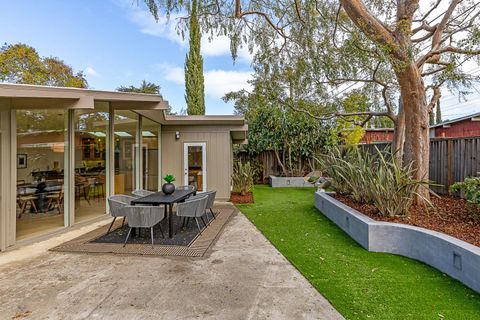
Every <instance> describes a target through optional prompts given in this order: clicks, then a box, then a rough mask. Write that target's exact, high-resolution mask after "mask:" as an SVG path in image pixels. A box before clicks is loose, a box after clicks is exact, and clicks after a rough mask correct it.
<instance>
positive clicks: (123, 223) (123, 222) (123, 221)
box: [122, 217, 126, 228]
mask: <svg viewBox="0 0 480 320" xmlns="http://www.w3.org/2000/svg"><path fill="white" fill-rule="evenodd" d="M125 218H126V217H123V220H122V228H123V226H124V225H125Z"/></svg>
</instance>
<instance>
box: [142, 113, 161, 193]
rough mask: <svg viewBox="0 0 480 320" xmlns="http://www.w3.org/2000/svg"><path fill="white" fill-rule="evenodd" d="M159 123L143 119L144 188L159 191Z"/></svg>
mask: <svg viewBox="0 0 480 320" xmlns="http://www.w3.org/2000/svg"><path fill="white" fill-rule="evenodd" d="M159 126H160V125H159V124H158V123H156V122H154V121H152V120H150V119H148V118H143V119H142V140H143V141H142V152H143V166H142V168H143V188H144V189H147V190H151V191H158V178H159V177H158V175H159V170H158V169H159V158H158V131H159Z"/></svg>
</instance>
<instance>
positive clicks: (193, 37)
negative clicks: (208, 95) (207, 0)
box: [185, 0, 205, 115]
mask: <svg viewBox="0 0 480 320" xmlns="http://www.w3.org/2000/svg"><path fill="white" fill-rule="evenodd" d="M200 40H201V34H200V25H199V24H198V17H197V1H196V0H193V1H192V7H191V13H190V51H189V53H188V54H187V57H186V58H185V101H186V103H187V113H188V114H189V115H202V114H205V93H204V79H203V58H202V55H201V54H200Z"/></svg>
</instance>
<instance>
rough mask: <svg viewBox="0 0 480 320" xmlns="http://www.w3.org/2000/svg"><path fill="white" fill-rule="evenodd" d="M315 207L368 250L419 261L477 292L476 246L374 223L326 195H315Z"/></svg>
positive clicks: (479, 259)
mask: <svg viewBox="0 0 480 320" xmlns="http://www.w3.org/2000/svg"><path fill="white" fill-rule="evenodd" d="M315 207H316V208H317V209H318V210H320V212H322V214H324V215H325V216H326V217H327V218H329V219H330V220H332V221H333V222H334V223H335V224H336V225H337V226H339V227H340V228H341V229H342V230H343V231H345V232H346V233H347V234H348V235H349V236H350V237H352V238H353V239H354V240H355V241H357V242H358V243H359V244H360V245H361V246H362V247H364V248H365V249H367V250H368V251H373V252H387V253H393V254H398V255H401V256H405V257H408V258H412V259H415V260H419V261H422V262H424V263H426V264H428V265H430V266H432V267H434V268H436V269H438V270H440V271H441V272H444V273H446V274H448V275H449V276H451V277H452V278H454V279H457V280H459V281H460V282H462V283H463V284H465V285H466V286H468V287H470V288H472V289H473V290H475V291H477V292H480V248H479V247H477V246H474V245H472V244H470V243H467V242H465V241H462V240H459V239H457V238H454V237H451V236H449V235H446V234H444V233H441V232H436V231H432V230H427V229H424V228H419V227H414V226H410V225H405V224H399V223H390V222H381V221H375V220H373V219H371V218H369V217H367V216H365V215H364V214H362V213H360V212H358V211H357V210H355V209H352V208H350V207H349V206H346V205H345V204H343V203H342V202H340V201H338V200H336V199H334V198H333V197H331V196H330V195H329V193H326V192H321V191H317V192H316V194H315Z"/></svg>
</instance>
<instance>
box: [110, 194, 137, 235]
mask: <svg viewBox="0 0 480 320" xmlns="http://www.w3.org/2000/svg"><path fill="white" fill-rule="evenodd" d="M107 200H108V207H109V209H110V215H111V216H112V217H113V221H112V223H111V224H110V227H109V228H108V231H107V234H108V233H110V230H111V229H112V226H113V224H114V223H115V220H116V219H117V217H123V221H122V227H123V224H124V223H125V215H124V213H123V211H122V208H124V207H125V206H128V205H130V202H132V200H135V197H132V196H127V195H126V194H116V195H113V196H110V197H108V199H107Z"/></svg>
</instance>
